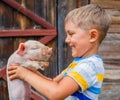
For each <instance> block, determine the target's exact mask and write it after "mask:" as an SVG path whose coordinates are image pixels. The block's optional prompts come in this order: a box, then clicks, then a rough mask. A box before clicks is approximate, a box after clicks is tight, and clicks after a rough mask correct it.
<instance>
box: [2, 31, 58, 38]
mask: <svg viewBox="0 0 120 100" xmlns="http://www.w3.org/2000/svg"><path fill="white" fill-rule="evenodd" d="M56 34H57V32H56V30H55V29H42V30H39V29H35V30H33V29H27V30H1V31H0V37H25V36H53V35H54V36H56Z"/></svg>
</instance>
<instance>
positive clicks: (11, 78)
mask: <svg viewBox="0 0 120 100" xmlns="http://www.w3.org/2000/svg"><path fill="white" fill-rule="evenodd" d="M16 78H17V77H16V75H15V74H14V75H11V76H10V77H9V79H10V80H11V81H12V80H14V79H16Z"/></svg>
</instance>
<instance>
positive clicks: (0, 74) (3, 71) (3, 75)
mask: <svg viewBox="0 0 120 100" xmlns="http://www.w3.org/2000/svg"><path fill="white" fill-rule="evenodd" d="M0 78H3V79H4V80H7V77H6V66H5V67H3V68H1V69H0Z"/></svg>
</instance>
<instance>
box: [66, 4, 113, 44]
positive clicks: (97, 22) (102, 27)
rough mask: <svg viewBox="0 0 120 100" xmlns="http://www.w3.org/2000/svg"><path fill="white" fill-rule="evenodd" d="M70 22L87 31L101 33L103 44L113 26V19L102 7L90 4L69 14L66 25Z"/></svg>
mask: <svg viewBox="0 0 120 100" xmlns="http://www.w3.org/2000/svg"><path fill="white" fill-rule="evenodd" d="M69 21H71V22H72V23H74V24H75V25H76V26H78V27H80V28H81V29H83V30H85V31H88V30H90V29H96V30H97V31H98V32H99V43H101V42H102V40H103V39H104V38H105V36H106V33H107V31H108V28H109V26H110V24H111V17H110V15H109V14H108V13H107V12H106V11H105V10H104V9H102V8H101V7H100V6H98V5H96V4H89V5H86V6H83V7H80V8H76V9H74V10H72V11H71V12H69V13H68V14H67V16H66V18H65V23H66V22H69Z"/></svg>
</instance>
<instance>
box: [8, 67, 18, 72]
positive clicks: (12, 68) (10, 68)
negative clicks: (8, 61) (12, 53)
mask: <svg viewBox="0 0 120 100" xmlns="http://www.w3.org/2000/svg"><path fill="white" fill-rule="evenodd" d="M15 69H17V66H9V67H8V71H10V70H15Z"/></svg>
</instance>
